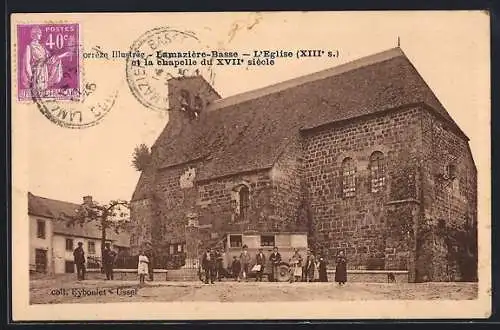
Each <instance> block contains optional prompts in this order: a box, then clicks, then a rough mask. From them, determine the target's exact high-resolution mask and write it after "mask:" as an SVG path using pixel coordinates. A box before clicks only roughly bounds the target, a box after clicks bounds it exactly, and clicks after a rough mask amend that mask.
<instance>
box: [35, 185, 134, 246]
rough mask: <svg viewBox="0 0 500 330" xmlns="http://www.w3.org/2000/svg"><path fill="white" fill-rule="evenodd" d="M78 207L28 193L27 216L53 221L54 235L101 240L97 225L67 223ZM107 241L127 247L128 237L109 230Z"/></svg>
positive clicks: (92, 223)
mask: <svg viewBox="0 0 500 330" xmlns="http://www.w3.org/2000/svg"><path fill="white" fill-rule="evenodd" d="M79 206H80V205H79V204H76V203H70V202H64V201H60V200H55V199H50V198H44V197H39V196H35V195H33V194H32V193H30V192H29V193H28V214H29V215H32V216H39V217H45V218H51V219H53V222H52V223H53V231H54V233H56V234H62V235H67V236H76V237H87V238H95V239H100V238H101V230H100V228H99V226H98V225H97V223H95V222H87V223H84V224H83V225H80V224H75V225H72V224H70V223H69V222H68V221H69V219H70V218H71V217H73V216H75V215H76V210H77V209H78V207H79ZM106 236H107V239H108V240H110V241H113V243H114V244H117V245H119V246H129V244H130V243H129V241H130V235H129V233H127V232H121V233H120V234H116V232H114V231H112V230H111V229H109V230H108V231H107V232H106Z"/></svg>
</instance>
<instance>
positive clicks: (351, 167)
mask: <svg viewBox="0 0 500 330" xmlns="http://www.w3.org/2000/svg"><path fill="white" fill-rule="evenodd" d="M342 193H343V196H344V198H347V197H354V196H356V164H355V163H354V160H353V159H352V158H350V157H347V158H345V159H344V161H343V162H342Z"/></svg>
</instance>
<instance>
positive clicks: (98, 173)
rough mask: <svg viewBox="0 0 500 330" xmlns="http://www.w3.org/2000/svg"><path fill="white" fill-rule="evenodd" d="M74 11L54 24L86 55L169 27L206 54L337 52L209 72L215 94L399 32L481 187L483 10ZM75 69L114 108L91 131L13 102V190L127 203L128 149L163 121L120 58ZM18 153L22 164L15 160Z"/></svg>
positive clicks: (131, 179)
mask: <svg viewBox="0 0 500 330" xmlns="http://www.w3.org/2000/svg"><path fill="white" fill-rule="evenodd" d="M72 15H73V16H71V15H69V16H68V15H66V17H64V16H62V18H65V19H69V20H76V21H78V22H81V35H82V37H83V45H84V48H85V49H91V48H92V47H94V46H96V45H100V46H102V47H103V48H105V49H109V50H112V49H113V50H124V51H126V50H128V47H129V46H130V44H131V43H132V42H133V41H134V40H135V39H137V38H138V37H139V35H141V34H142V33H144V32H145V31H147V30H148V29H151V28H154V27H156V26H165V24H166V22H168V25H169V26H174V27H180V28H183V29H185V30H191V31H195V32H196V33H197V35H198V37H199V40H200V42H201V43H203V45H204V47H205V48H206V49H210V50H217V49H218V50H227V51H239V52H248V51H252V50H261V49H262V50H264V49H269V50H275V49H278V50H279V49H290V50H296V49H306V48H311V49H324V50H330V49H332V50H338V51H339V58H336V59H328V58H323V59H303V60H297V59H294V60H277V61H276V64H275V65H274V66H266V67H258V68H250V67H247V66H242V67H223V68H218V67H216V68H214V73H215V78H214V80H213V85H214V88H215V89H216V90H217V91H218V92H219V93H220V94H221V95H222V96H223V97H227V96H231V95H235V94H238V93H242V92H245V91H249V90H252V89H255V88H259V87H264V86H267V85H270V84H274V83H278V82H281V81H283V80H287V79H291V78H295V77H298V76H301V75H305V74H308V73H313V72H317V71H320V70H323V69H327V68H330V67H333V66H336V65H340V64H342V63H346V62H349V61H352V60H355V59H358V58H361V57H363V56H368V55H371V54H373V53H377V52H380V51H384V50H387V49H390V48H393V47H395V46H396V45H397V38H398V36H399V38H400V46H401V48H402V50H403V51H404V52H405V54H406V55H407V57H408V58H409V59H410V61H411V62H412V63H413V65H414V66H415V67H416V69H417V70H418V71H419V73H420V74H421V75H422V77H423V78H424V80H425V81H426V82H427V84H428V85H429V86H430V87H431V89H432V90H433V91H434V93H435V94H436V96H437V98H438V99H439V100H440V101H441V103H442V104H443V105H444V107H445V108H446V109H447V110H448V112H449V113H450V114H451V116H452V117H453V119H454V120H455V121H456V122H457V124H458V125H459V126H460V127H461V128H462V130H463V131H464V132H465V133H466V135H467V136H468V137H469V138H470V145H471V149H472V153H473V156H474V159H475V161H476V165H477V167H478V169H479V171H480V173H479V181H480V182H479V185H480V186H481V185H483V186H484V187H485V185H487V184H488V185H489V169H490V159H489V153H490V149H489V143H490V142H489V140H490V136H489V129H490V126H489V125H490V118H489V113H490V104H489V102H490V101H489V95H490V87H489V86H490V85H489V28H488V25H487V24H488V21H489V19H488V18H487V16H486V14H484V13H481V12H475V13H472V12H471V13H467V12H455V13H451V12H427V13H423V12H414V13H405V12H391V13H384V12H379V13H375V12H373V13H348V12H343V13H302V12H296V13H225V14H209V13H191V14H156V13H155V14H147V13H145V14H87V15H85V14H82V15H77V14H72ZM123 15H128V16H127V17H126V19H127V24H122V22H123V20H124V17H123ZM167 50H168V51H175V49H170V48H169V49H167ZM83 65H84V67H85V70H86V72H85V74H86V76H94V78H96V83H99V84H101V85H104V86H108V85H109V86H111V85H113V86H118V87H117V88H118V90H119V94H118V98H117V100H116V103H115V105H114V106H113V108H112V110H111V111H110V112H109V113H108V114H107V115H106V116H105V117H104V118H103V120H102V121H100V122H99V124H98V125H95V126H93V127H88V128H83V129H69V128H64V127H60V126H58V125H56V124H54V123H52V122H50V121H49V120H47V118H45V117H44V116H43V115H42V114H41V113H40V111H38V110H37V108H36V106H35V105H34V104H29V103H23V104H14V106H13V112H16V116H17V117H16V116H14V117H15V118H14V120H16V122H13V140H14V143H15V147H13V154H14V156H13V157H14V164H13V168H14V172H15V175H16V178H19V179H17V180H16V179H14V181H13V185H14V189H18V190H28V191H30V192H32V193H34V194H36V195H39V196H43V197H48V198H54V199H60V200H66V201H72V202H81V199H82V196H84V195H92V196H94V199H95V200H98V201H100V202H103V203H105V202H107V201H109V200H112V199H118V198H119V199H126V200H129V199H130V198H131V196H132V193H133V191H134V188H135V185H136V183H137V180H138V178H139V174H140V173H139V172H137V171H136V170H135V169H134V168H133V167H132V165H131V161H132V153H133V150H134V148H135V146H137V145H139V144H141V143H145V144H146V145H148V146H151V145H152V144H153V143H154V141H155V140H156V138H157V137H158V135H159V134H160V132H161V131H162V130H163V129H164V127H165V125H166V124H167V122H168V115H167V114H166V113H164V112H158V111H153V110H151V109H148V108H146V107H144V106H143V105H142V104H141V103H140V102H138V101H137V100H136V99H135V98H134V96H133V95H132V94H131V92H130V89H129V88H128V86H127V82H126V78H125V71H124V69H125V63H124V62H121V61H114V62H112V63H109V61H108V62H104V61H99V60H85V61H83ZM14 92H15V91H13V93H14ZM21 118H22V119H21ZM21 154H22V155H25V156H26V158H19V157H21ZM17 156H19V157H17ZM19 159H22V161H18V160H19ZM16 161H18V164H17V165H18V167H16V163H15V162H16ZM26 163H27V164H26ZM485 169H486V171H482V170H485ZM21 177H22V178H23V179H20V178H21Z"/></svg>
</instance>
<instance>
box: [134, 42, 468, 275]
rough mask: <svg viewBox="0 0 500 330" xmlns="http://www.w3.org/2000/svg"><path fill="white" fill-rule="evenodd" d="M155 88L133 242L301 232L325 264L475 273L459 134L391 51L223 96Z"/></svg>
mask: <svg viewBox="0 0 500 330" xmlns="http://www.w3.org/2000/svg"><path fill="white" fill-rule="evenodd" d="M450 79H451V78H450ZM243 83H244V82H243ZM168 92H169V102H170V112H169V121H168V124H167V125H166V127H165V129H164V130H163V132H162V133H161V134H160V136H159V137H158V139H157V140H156V142H155V143H154V145H153V146H152V147H151V155H152V162H151V164H150V165H149V166H148V167H147V168H145V169H144V170H143V171H142V173H141V175H140V178H139V182H138V184H137V187H136V189H135V191H134V193H133V196H132V200H131V219H132V221H133V222H134V224H135V229H134V230H133V233H132V237H131V247H132V248H133V249H135V251H137V250H138V249H139V248H141V246H142V245H143V244H145V243H146V242H149V243H150V244H152V246H153V248H154V249H155V251H157V253H165V251H168V249H170V250H173V248H172V246H176V248H175V249H177V248H178V249H179V251H180V250H181V249H183V250H185V251H186V252H187V254H188V256H191V257H196V254H197V253H201V250H200V249H201V248H204V247H205V246H207V245H209V244H213V243H214V242H216V241H217V240H218V239H220V237H222V236H223V235H224V234H225V233H227V232H234V231H242V232H244V231H256V232H262V233H265V232H295V231H301V232H303V231H306V232H307V233H308V240H309V246H310V247H311V248H312V249H313V250H314V251H315V252H316V253H321V254H323V255H324V256H325V257H326V258H327V260H329V262H330V263H331V264H332V263H333V260H334V258H335V256H336V254H337V253H338V251H340V250H343V251H344V252H345V253H346V256H347V259H348V268H350V269H385V270H408V272H409V280H410V281H417V282H419V281H460V280H476V278H477V277H476V276H477V182H476V180H477V172H476V167H475V164H474V161H473V158H472V154H471V151H470V147H469V144H468V140H469V139H468V137H467V136H466V135H465V134H464V132H463V131H462V130H461V129H460V128H459V127H458V126H457V124H456V123H455V122H454V120H453V119H452V118H451V116H450V115H449V114H448V112H447V111H446V110H445V109H444V107H443V105H442V104H441V103H440V102H439V100H438V99H437V98H436V96H435V95H434V93H433V92H432V91H431V89H430V88H429V86H428V85H427V84H426V83H425V81H424V79H423V78H422V77H421V76H420V75H419V73H418V72H417V71H416V69H415V68H414V66H413V65H412V63H411V62H410V61H409V60H408V58H407V57H406V56H405V54H404V53H403V51H402V50H401V49H400V48H395V49H390V50H387V51H384V52H381V53H378V54H374V55H371V56H368V57H365V58H361V59H359V60H355V61H353V62H350V63H347V64H344V65H340V66H336V67H334V68H331V69H328V70H324V71H321V72H317V73H313V74H309V75H306V76H302V77H299V78H296V79H292V80H288V81H284V82H281V83H278V84H275V85H271V86H268V87H264V88H261V89H257V90H253V91H249V92H246V93H242V94H238V95H234V96H230V97H227V98H221V96H220V95H219V94H218V93H217V92H216V91H215V90H214V89H213V88H212V87H211V86H210V84H209V83H208V82H207V81H206V80H204V79H203V77H201V76H193V77H184V78H176V79H171V80H169V82H168ZM170 252H172V251H170ZM167 253H168V252H167Z"/></svg>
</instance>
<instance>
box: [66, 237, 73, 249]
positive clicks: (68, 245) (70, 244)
mask: <svg viewBox="0 0 500 330" xmlns="http://www.w3.org/2000/svg"><path fill="white" fill-rule="evenodd" d="M66 251H73V240H72V239H71V238H66Z"/></svg>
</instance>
